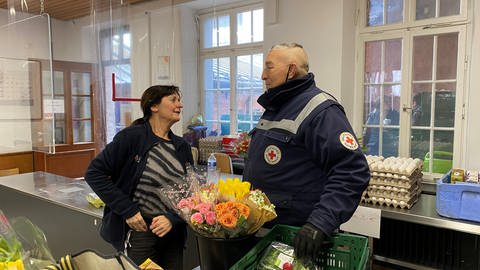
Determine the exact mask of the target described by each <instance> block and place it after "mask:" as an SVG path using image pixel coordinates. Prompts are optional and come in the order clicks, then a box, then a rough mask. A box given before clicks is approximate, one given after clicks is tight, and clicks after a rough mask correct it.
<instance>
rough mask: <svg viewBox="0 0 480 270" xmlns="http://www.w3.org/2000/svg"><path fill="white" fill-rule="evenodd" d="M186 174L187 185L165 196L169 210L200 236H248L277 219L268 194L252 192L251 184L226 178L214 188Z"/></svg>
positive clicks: (220, 180) (195, 175) (191, 172)
mask: <svg viewBox="0 0 480 270" xmlns="http://www.w3.org/2000/svg"><path fill="white" fill-rule="evenodd" d="M187 171H188V173H187V178H186V181H185V182H186V184H183V185H177V186H173V187H169V188H164V189H163V190H162V192H163V194H164V195H165V196H166V198H168V201H169V202H168V203H169V205H170V207H172V208H173V209H175V211H176V212H177V214H178V215H179V216H180V217H181V218H183V219H184V220H185V221H186V222H187V223H188V224H189V225H190V227H191V228H192V229H193V230H194V231H195V232H197V233H198V234H200V235H203V236H205V237H212V238H234V237H239V236H244V235H249V234H253V233H255V232H256V231H257V230H258V229H260V227H262V225H263V224H264V223H265V222H267V221H270V220H272V219H274V218H275V217H276V216H277V215H276V213H275V206H274V205H273V204H272V203H270V201H269V200H268V198H267V196H266V195H265V193H263V192H262V191H260V190H251V186H250V183H249V182H247V181H240V180H239V179H238V178H234V179H232V178H227V179H225V180H223V179H219V180H218V184H214V183H210V182H206V181H205V177H202V176H201V175H199V174H197V173H195V172H194V171H193V170H191V169H187Z"/></svg>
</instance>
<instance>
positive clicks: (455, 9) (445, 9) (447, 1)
mask: <svg viewBox="0 0 480 270" xmlns="http://www.w3.org/2000/svg"><path fill="white" fill-rule="evenodd" d="M458 14H460V0H440V17H444V16H450V15H458Z"/></svg>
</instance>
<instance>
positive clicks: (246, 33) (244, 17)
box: [237, 11, 252, 44]
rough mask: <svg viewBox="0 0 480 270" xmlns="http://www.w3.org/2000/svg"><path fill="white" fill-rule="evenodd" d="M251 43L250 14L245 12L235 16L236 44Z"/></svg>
mask: <svg viewBox="0 0 480 270" xmlns="http://www.w3.org/2000/svg"><path fill="white" fill-rule="evenodd" d="M250 42H252V12H251V11H246V12H242V13H238V14H237V43H238V44H245V43H250Z"/></svg>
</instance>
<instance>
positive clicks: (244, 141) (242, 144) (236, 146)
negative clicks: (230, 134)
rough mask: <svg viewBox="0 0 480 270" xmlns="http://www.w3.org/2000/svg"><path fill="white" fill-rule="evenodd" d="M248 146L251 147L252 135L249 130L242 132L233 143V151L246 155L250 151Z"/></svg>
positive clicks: (241, 155) (239, 154) (242, 155)
mask: <svg viewBox="0 0 480 270" xmlns="http://www.w3.org/2000/svg"><path fill="white" fill-rule="evenodd" d="M248 147H250V136H249V135H248V133H247V132H242V133H240V135H239V137H238V139H237V140H235V141H234V143H233V153H234V154H236V155H238V156H240V157H245V156H246V155H247V152H248Z"/></svg>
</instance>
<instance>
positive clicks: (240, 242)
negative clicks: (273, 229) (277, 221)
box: [195, 233, 257, 270]
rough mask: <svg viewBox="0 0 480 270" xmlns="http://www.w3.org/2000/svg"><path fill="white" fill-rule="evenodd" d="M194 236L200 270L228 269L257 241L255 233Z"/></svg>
mask: <svg viewBox="0 0 480 270" xmlns="http://www.w3.org/2000/svg"><path fill="white" fill-rule="evenodd" d="M195 236H196V238H197V244H198V255H199V259H200V268H201V269H202V270H221V269H225V270H227V269H229V268H230V267H231V266H233V265H234V264H235V263H236V262H237V261H239V260H240V259H241V258H243V256H244V255H245V254H247V252H248V251H250V249H252V248H253V247H254V246H255V244H256V242H257V238H255V234H252V235H247V236H242V237H237V238H230V239H223V238H209V237H205V236H202V235H199V234H197V233H196V234H195Z"/></svg>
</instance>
